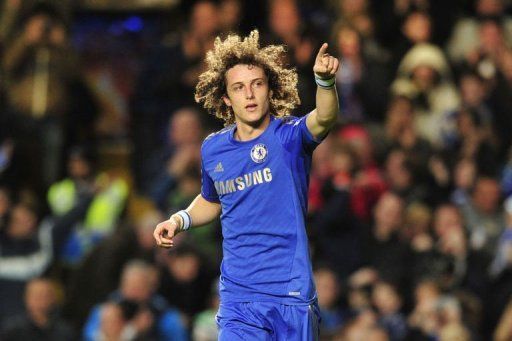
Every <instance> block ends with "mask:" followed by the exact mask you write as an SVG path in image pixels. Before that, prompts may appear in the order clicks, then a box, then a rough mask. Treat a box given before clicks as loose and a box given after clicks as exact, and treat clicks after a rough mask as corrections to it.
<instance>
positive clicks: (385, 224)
mask: <svg viewBox="0 0 512 341" xmlns="http://www.w3.org/2000/svg"><path fill="white" fill-rule="evenodd" d="M374 216H375V227H376V229H377V230H378V232H382V233H391V232H394V231H396V230H397V229H398V228H400V226H401V224H402V216H403V202H402V199H400V197H398V196H397V195H395V194H393V193H389V192H388V193H385V194H383V195H382V196H381V197H380V199H379V201H378V202H377V205H376V206H375V213H374Z"/></svg>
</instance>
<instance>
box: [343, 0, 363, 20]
mask: <svg viewBox="0 0 512 341" xmlns="http://www.w3.org/2000/svg"><path fill="white" fill-rule="evenodd" d="M339 3H340V9H341V14H342V15H343V16H349V17H350V16H353V15H356V14H361V13H364V12H366V10H367V8H368V1H366V0H339Z"/></svg>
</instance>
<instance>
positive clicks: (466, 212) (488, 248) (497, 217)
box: [460, 176, 505, 258]
mask: <svg viewBox="0 0 512 341" xmlns="http://www.w3.org/2000/svg"><path fill="white" fill-rule="evenodd" d="M500 197H501V196H500V188H499V184H498V182H497V181H496V179H494V178H490V177H486V176H480V177H478V178H477V180H476V183H475V187H474V189H473V192H472V193H471V201H470V202H468V203H467V204H465V205H462V206H461V207H460V208H461V211H462V214H463V216H464V220H465V221H466V227H467V229H468V233H469V238H470V243H471V248H472V249H474V250H482V251H484V252H485V254H486V255H487V257H491V258H492V257H493V256H494V253H495V250H496V247H497V243H498V240H499V237H500V235H501V233H502V232H503V230H504V227H505V222H504V216H503V211H502V208H501V206H500Z"/></svg>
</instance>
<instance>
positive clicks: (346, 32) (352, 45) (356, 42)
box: [337, 26, 361, 58]
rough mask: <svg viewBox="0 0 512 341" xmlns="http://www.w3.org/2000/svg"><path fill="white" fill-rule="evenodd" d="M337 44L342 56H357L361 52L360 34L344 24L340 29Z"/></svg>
mask: <svg viewBox="0 0 512 341" xmlns="http://www.w3.org/2000/svg"><path fill="white" fill-rule="evenodd" d="M337 44H338V51H339V53H340V56H341V57H344V58H351V57H357V56H359V54H360V52H361V44H360V39H359V34H358V33H357V32H356V31H355V30H354V29H352V28H350V27H348V26H343V27H341V28H340V30H339V31H338V35H337Z"/></svg>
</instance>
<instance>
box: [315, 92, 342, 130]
mask: <svg viewBox="0 0 512 341" xmlns="http://www.w3.org/2000/svg"><path fill="white" fill-rule="evenodd" d="M316 88H317V89H316V110H317V117H316V119H317V122H318V124H319V125H320V126H321V127H324V128H331V127H332V126H333V125H334V123H336V119H337V117H338V112H339V110H340V108H339V101H338V93H337V91H336V86H334V87H332V88H331V89H324V88H322V87H320V86H317V87H316Z"/></svg>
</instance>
